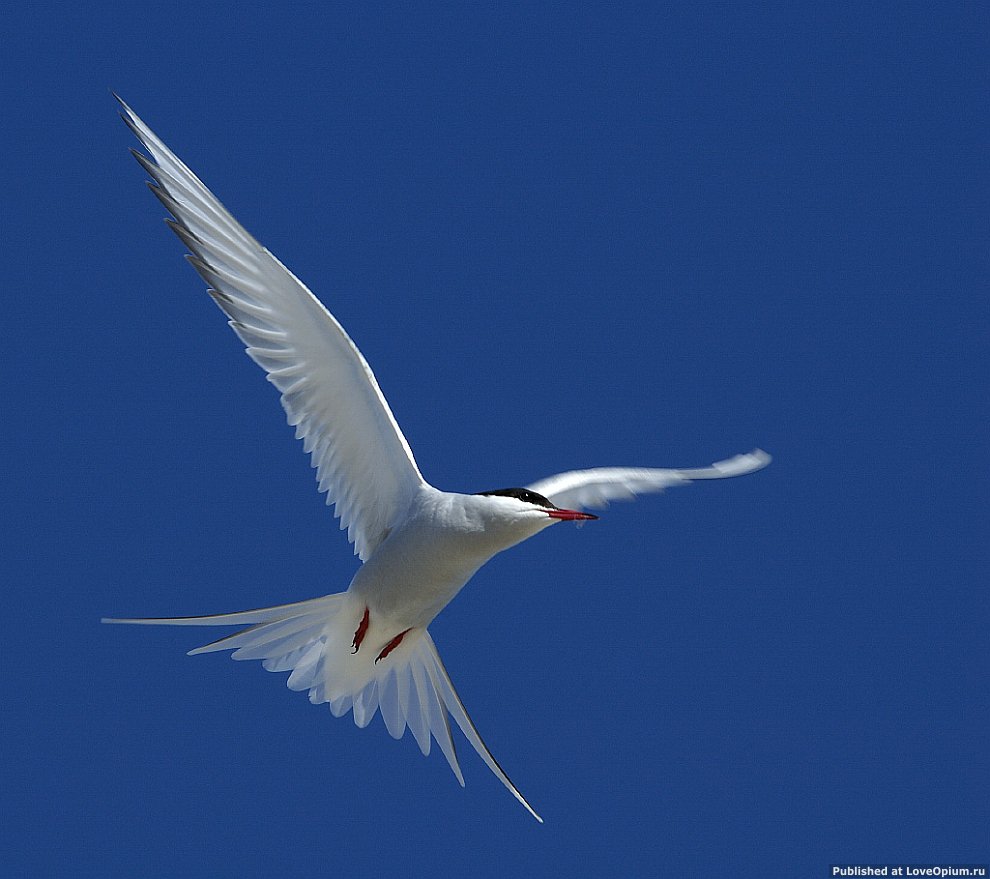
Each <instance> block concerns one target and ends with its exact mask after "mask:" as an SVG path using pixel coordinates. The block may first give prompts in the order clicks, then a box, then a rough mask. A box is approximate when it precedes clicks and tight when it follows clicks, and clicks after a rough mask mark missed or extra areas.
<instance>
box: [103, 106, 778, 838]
mask: <svg viewBox="0 0 990 879" xmlns="http://www.w3.org/2000/svg"><path fill="white" fill-rule="evenodd" d="M115 97H116V96H115ZM117 100H118V101H120V104H121V106H122V108H123V111H122V113H121V116H122V118H123V119H124V121H125V122H126V123H127V125H128V126H129V127H130V129H131V131H133V132H134V134H135V135H136V136H137V138H138V140H139V141H140V142H141V145H142V146H143V147H144V148H145V150H146V151H147V153H148V155H147V156H146V155H144V154H142V153H140V152H138V151H137V150H132V151H131V152H132V153H133V154H134V156H135V158H136V159H137V160H138V162H139V163H140V164H141V166H142V167H143V168H144V169H145V171H146V172H147V173H148V174H149V175H150V176H151V178H152V182H149V184H148V185H149V187H150V188H151V191H152V192H153V193H154V194H155V195H156V196H157V197H158V199H159V200H160V201H161V203H162V204H163V205H164V206H165V208H166V209H167V210H168V212H169V213H170V214H171V215H172V216H171V218H169V219H167V220H166V221H165V222H166V223H168V225H169V227H170V228H171V229H172V231H173V232H175V234H176V235H178V237H179V238H180V239H181V240H182V242H183V244H185V246H186V247H187V248H188V249H189V251H190V253H189V254H188V255H187V259H188V260H189V261H190V262H191V263H192V265H193V267H194V268H195V269H196V271H197V272H199V274H200V275H201V276H202V278H203V280H204V281H205V282H206V283H207V285H208V287H209V290H208V292H209V294H210V296H212V297H213V300H214V301H215V302H216V303H217V305H219V306H220V308H221V310H222V311H223V312H224V313H225V314H226V315H227V317H228V318H229V324H230V326H231V327H232V328H233V330H234V332H235V333H237V335H238V336H239V337H240V338H241V340H242V341H243V342H244V344H245V346H246V347H247V353H248V355H249V356H250V357H251V359H252V360H254V361H255V362H256V363H257V364H258V365H259V366H260V367H261V368H262V369H264V370H265V372H266V373H267V374H268V380H269V381H270V382H271V383H272V384H274V385H275V387H276V388H278V390H279V392H280V393H281V402H282V407H283V408H284V409H285V412H286V414H287V416H288V422H289V424H290V425H292V426H293V427H295V429H296V437H297V438H298V439H301V440H303V448H304V451H305V452H307V453H308V454H309V455H310V456H311V460H312V465H313V467H314V468H316V478H317V480H318V482H319V490H320V491H321V492H326V494H327V504H332V505H334V507H335V515H336V516H337V517H338V518H339V519H340V527H341V529H344V528H346V529H347V536H348V538H349V540H350V541H351V542H352V543H353V544H354V551H355V554H356V555H357V556H358V557H359V558H360V559H361V562H362V563H363V564H362V565H361V567H360V568H358V571H357V573H356V574H355V575H354V578H353V579H352V580H351V582H350V585H349V586H348V588H347V590H346V591H345V592H341V593H336V594H332V595H324V596H321V597H319V598H312V599H310V600H308V601H300V602H297V603H295V604H284V605H279V606H277V607H267V608H262V609H260V610H246V611H241V612H239V613H226V614H218V615H214V616H196V617H178V618H161V619H105V620H104V622H108V623H138V624H146V625H147V624H150V625H171V626H242V627H246V628H243V629H241V630H240V631H238V632H237V633H235V634H233V635H230V636H229V637H225V638H222V639H220V640H218V641H214V642H212V643H210V644H207V645H205V646H203V647H198V648H196V649H195V650H191V651H190V654H197V653H211V652H213V651H218V650H232V651H234V652H233V654H232V656H233V658H234V659H258V660H261V661H262V665H263V666H264V668H265V669H267V670H268V671H275V672H289V673H290V674H289V677H288V681H287V684H288V687H289V689H292V690H307V691H308V692H309V700H310V702H312V703H313V704H321V703H324V702H325V703H328V704H329V706H330V711H331V712H332V713H333V714H334V716H336V717H341V716H342V715H344V714H346V713H347V712H348V711H350V712H352V713H353V716H354V722H355V723H356V724H357V725H358V726H359V727H365V726H367V725H368V724H369V723H370V722H371V720H372V719H373V718H374V716H375V714H376V712H378V711H380V712H381V715H382V719H383V720H384V722H385V726H386V727H387V729H388V731H389V733H390V734H391V735H392V736H393V737H394V738H396V739H399V738H401V737H402V736H403V734H404V732H405V730H406V729H407V728H408V729H409V730H410V732H411V733H412V734H413V736H414V737H415V739H416V742H417V743H418V744H419V747H420V749H421V750H422V752H423V754H429V752H430V744H431V740H436V742H437V744H438V745H439V747H440V750H441V751H442V752H443V754H444V756H445V757H446V758H447V762H448V763H449V764H450V768H451V769H452V770H453V772H454V775H455V776H456V777H457V780H458V781H459V782H460V783H461V785H462V786H463V785H464V778H463V775H462V774H461V769H460V765H459V763H458V759H457V753H456V751H455V747H454V742H453V739H452V738H451V726H450V722H449V720H450V718H452V719H453V720H454V722H455V723H456V724H457V726H458V727H460V729H461V731H462V732H463V734H464V736H465V737H466V738H467V740H468V741H469V742H470V743H471V745H472V746H473V747H474V749H475V751H477V753H478V754H479V756H480V757H481V759H482V760H483V761H484V762H485V763H486V764H487V765H488V767H489V768H490V769H491V771H492V772H493V773H494V774H495V775H496V776H497V777H498V779H499V780H500V781H501V782H502V784H504V785H505V786H506V788H508V789H509V791H511V793H512V795H513V796H514V797H515V798H516V799H517V800H518V801H519V802H520V803H521V804H522V805H523V806H524V807H525V808H526V809H527V810H528V811H529V813H530V814H531V815H532V816H533V817H534V818H536V819H537V820H538V821H541V822H542V820H543V819H542V818H540V816H539V815H537V813H536V812H535V811H534V809H533V807H532V806H530V804H529V803H528V802H527V801H526V799H525V798H524V797H523V795H522V794H521V793H520V792H519V790H518V789H517V788H516V786H515V785H514V784H513V783H512V782H511V781H510V780H509V777H508V776H507V775H506V774H505V772H504V771H503V770H502V767H501V766H499V764H498V762H497V761H496V760H495V758H494V756H492V753H491V752H490V751H489V750H488V748H487V746H486V745H485V743H484V741H482V738H481V736H480V735H479V733H478V731H477V729H476V728H475V726H474V724H473V723H472V721H471V718H470V717H469V716H468V713H467V710H466V709H465V708H464V705H463V703H462V702H461V700H460V698H459V697H458V695H457V692H456V690H455V689H454V685H453V684H452V683H451V680H450V677H449V675H448V674H447V671H446V669H445V668H444V665H443V663H442V662H441V660H440V656H439V654H438V653H437V649H436V646H435V645H434V643H433V639H432V638H431V637H430V633H429V631H428V628H429V625H430V623H431V622H432V621H433V619H434V617H436V616H437V614H439V613H440V611H441V610H443V608H444V607H446V605H447V604H448V603H449V602H450V601H451V599H453V598H454V596H455V595H457V593H458V592H459V591H460V590H461V589H462V588H463V587H464V585H465V584H466V583H467V582H468V580H470V579H471V577H472V576H473V575H474V574H475V572H477V570H478V569H479V568H480V567H481V566H482V565H484V564H485V563H486V562H487V561H489V559H491V558H492V557H493V556H494V555H495V554H496V553H499V552H501V551H502V550H505V549H508V548H509V547H510V546H514V545H515V544H517V543H519V542H521V541H523V540H526V539H528V538H530V537H533V536H534V535H536V534H537V533H539V532H540V531H543V530H544V529H545V528H548V527H549V526H551V525H554V524H556V523H558V522H572V521H581V520H586V519H596V518H597V516H595V515H593V514H591V513H588V512H585V509H586V508H589V507H590V508H598V507H603V506H605V505H606V504H607V503H608V502H609V501H612V500H626V499H631V498H633V497H635V496H636V495H638V494H642V493H647V492H657V491H661V490H663V489H665V488H667V487H669V486H674V485H683V484H685V483H688V482H692V481H694V480H702V479H724V478H726V477H731V476H741V475H743V474H746V473H752V472H753V471H755V470H759V469H760V468H762V467H765V466H766V465H767V464H768V463H769V461H770V456H769V455H767V454H766V453H765V452H763V451H761V450H759V449H757V450H754V451H752V452H750V453H748V454H744V455H737V456H736V457H733V458H729V459H728V460H725V461H719V462H717V463H715V464H712V465H711V466H710V467H703V468H696V469H687V470H674V469H648V468H624V467H608V468H600V469H594V470H576V471H572V472H568V473H559V474H557V475H556V476H548V477H547V478H545V479H541V480H539V481H538V482H535V483H533V484H532V485H528V486H526V487H521V488H501V489H495V490H490V491H481V492H478V493H477V494H458V493H455V492H446V491H441V490H440V489H437V488H434V487H433V486H432V485H430V484H429V483H428V482H427V481H426V480H425V479H424V478H423V476H422V474H421V473H420V471H419V467H418V466H417V465H416V461H415V459H414V458H413V453H412V451H411V450H410V448H409V444H408V443H407V442H406V439H405V437H404V436H403V435H402V431H401V430H400V429H399V425H398V424H397V423H396V420H395V417H394V416H393V415H392V411H391V409H390V408H389V405H388V403H387V402H386V400H385V397H384V396H383V395H382V392H381V389H380V388H379V386H378V382H377V380H376V379H375V376H374V374H373V373H372V371H371V368H370V367H369V366H368V363H367V361H365V359H364V357H363V356H362V355H361V352H360V351H359V350H358V349H357V347H356V346H355V345H354V343H353V342H352V341H351V339H350V338H349V337H348V335H347V333H346V332H344V329H343V327H342V326H341V325H340V324H339V323H338V322H337V320H336V318H334V316H333V315H332V314H330V312H329V311H328V310H327V309H326V308H325V307H324V306H323V304H322V303H321V302H320V301H319V300H318V299H317V298H316V297H315V296H314V295H313V294H312V293H311V292H310V291H309V290H308V289H307V288H306V286H305V285H304V284H303V283H302V282H301V281H299V279H297V278H296V276H295V275H293V274H292V272H290V271H289V270H288V269H287V268H286V267H285V266H283V265H282V263H281V262H279V260H278V259H276V258H275V256H274V255H273V254H272V253H270V252H269V251H268V250H267V249H266V248H264V247H263V246H262V245H261V244H259V243H258V242H257V241H256V240H255V239H254V238H253V237H252V236H251V235H250V234H249V233H248V232H247V231H246V230H245V229H244V227H243V226H241V225H240V223H238V222H237V220H235V219H234V217H233V216H231V214H230V213H229V212H228V211H227V210H226V208H224V206H223V205H222V204H221V203H220V202H219V201H218V200H217V198H216V197H215V196H214V195H213V194H212V193H211V192H210V191H209V190H208V189H207V188H206V187H205V186H204V185H203V183H202V182H200V180H199V178H198V177H196V175H195V174H193V172H192V171H190V170H189V168H187V167H186V165H185V164H184V163H183V162H182V161H180V160H179V159H178V157H177V156H176V155H175V154H174V153H173V152H172V151H171V150H170V149H169V148H168V147H167V146H165V144H164V143H163V142H162V141H161V140H160V139H159V138H158V137H157V136H156V135H155V134H154V132H152V130H151V129H150V128H148V126H147V125H146V124H145V123H144V122H142V121H141V119H140V118H138V116H137V115H136V114H135V113H134V112H133V111H132V110H131V109H130V107H128V106H127V104H125V103H124V102H123V101H122V100H121V99H120V98H117ZM149 156H150V158H149Z"/></svg>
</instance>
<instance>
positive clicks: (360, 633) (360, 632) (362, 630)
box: [351, 607, 371, 653]
mask: <svg viewBox="0 0 990 879" xmlns="http://www.w3.org/2000/svg"><path fill="white" fill-rule="evenodd" d="M370 619H371V615H370V613H369V612H368V608H367V607H366V608H365V609H364V616H363V617H361V622H360V623H358V627H357V631H356V632H355V633H354V641H353V642H352V644H351V647H352V648H353V649H352V650H351V653H357V652H358V648H359V647H360V646H361V642H362V641H363V640H364V636H365V635H366V634H367V633H368V623H369V622H370Z"/></svg>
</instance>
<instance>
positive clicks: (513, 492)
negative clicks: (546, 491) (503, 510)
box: [475, 488, 557, 510]
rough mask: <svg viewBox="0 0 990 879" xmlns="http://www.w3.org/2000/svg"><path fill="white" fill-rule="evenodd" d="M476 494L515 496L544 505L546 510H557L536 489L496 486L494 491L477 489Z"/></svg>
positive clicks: (538, 505) (534, 504) (527, 501)
mask: <svg viewBox="0 0 990 879" xmlns="http://www.w3.org/2000/svg"><path fill="white" fill-rule="evenodd" d="M475 494H476V495H495V496H497V497H514V498H516V499H517V500H521V501H525V502H526V503H527V504H533V506H536V507H543V508H544V509H546V510H556V509H557V508H556V507H555V506H554V505H553V504H552V503H550V501H548V500H547V499H546V498H545V497H543V495H542V494H537V493H536V492H535V491H530V490H529V489H528V488H496V489H493V490H492V491H476V492H475Z"/></svg>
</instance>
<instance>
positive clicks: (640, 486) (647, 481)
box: [526, 449, 770, 510]
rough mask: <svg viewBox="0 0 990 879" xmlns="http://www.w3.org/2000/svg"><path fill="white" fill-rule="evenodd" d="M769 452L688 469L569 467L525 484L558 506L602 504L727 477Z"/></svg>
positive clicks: (752, 467)
mask: <svg viewBox="0 0 990 879" xmlns="http://www.w3.org/2000/svg"><path fill="white" fill-rule="evenodd" d="M769 463H770V456H769V455H768V454H767V453H766V452H764V451H763V450H762V449H754V450H753V451H752V452H749V454H746V455H736V456H735V457H734V458H728V459H727V460H725V461H716V462H715V463H714V464H712V465H711V466H710V467H698V468H695V469H690V470H656V469H645V468H636V467H599V468H597V469H595V470H571V471H569V472H567V473H558V474H557V475H556V476H548V477H547V478H546V479H541V480H540V481H539V482H534V483H533V484H532V485H527V486H526V487H527V488H528V489H529V490H530V491H535V492H536V493H537V494H542V495H543V496H544V497H546V498H548V499H549V500H551V501H553V503H554V504H556V505H557V506H558V507H563V508H565V509H569V510H579V509H581V508H582V507H606V506H608V503H609V501H631V500H633V499H634V498H635V497H636V495H639V494H646V493H648V492H652V491H663V490H664V489H665V488H669V487H670V486H671V485H686V484H687V483H689V482H693V481H694V480H695V479H728V478H729V477H731V476H745V475H746V474H747V473H753V472H755V471H757V470H762V469H763V468H764V467H766V466H767V464H769Z"/></svg>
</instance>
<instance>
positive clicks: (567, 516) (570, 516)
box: [547, 510, 598, 522]
mask: <svg viewBox="0 0 990 879" xmlns="http://www.w3.org/2000/svg"><path fill="white" fill-rule="evenodd" d="M547 515H548V516H549V517H550V518H551V519H564V520H566V521H568V522H571V521H573V520H575V519H597V518H598V517H597V516H592V515H591V513H579V512H578V511H577V510H547Z"/></svg>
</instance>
